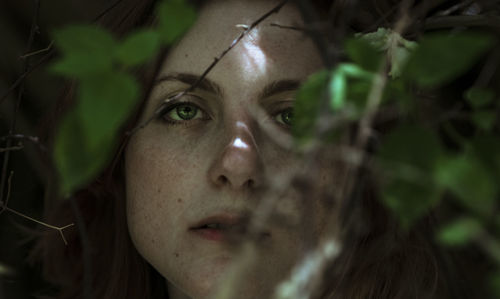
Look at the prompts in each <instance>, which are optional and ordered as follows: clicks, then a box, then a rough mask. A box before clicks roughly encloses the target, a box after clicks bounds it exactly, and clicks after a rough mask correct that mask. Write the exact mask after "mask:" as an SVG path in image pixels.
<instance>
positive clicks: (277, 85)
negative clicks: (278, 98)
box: [156, 73, 301, 99]
mask: <svg viewBox="0 0 500 299" xmlns="http://www.w3.org/2000/svg"><path fill="white" fill-rule="evenodd" d="M199 79H200V76H198V75H194V74H189V73H172V74H169V75H165V76H162V77H160V78H158V79H157V80H156V84H160V83H163V82H168V81H179V82H182V83H185V84H186V85H189V86H191V85H193V84H194V83H196V82H197V81H198V80H199ZM300 85H301V82H300V81H299V80H292V79H284V80H277V81H273V82H271V83H269V84H267V85H266V86H265V87H264V88H263V89H262V91H261V92H260V93H259V99H264V98H268V97H271V96H273V95H276V94H279V93H283V92H288V91H296V90H297V89H299V87H300ZM196 88H198V89H201V90H204V91H207V92H209V93H213V94H216V95H218V96H222V95H223V94H224V89H223V88H222V87H221V86H220V85H219V84H217V83H215V82H214V81H212V80H210V79H208V78H203V80H201V81H200V82H199V83H198V85H197V86H196Z"/></svg>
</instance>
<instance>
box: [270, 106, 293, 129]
mask: <svg viewBox="0 0 500 299" xmlns="http://www.w3.org/2000/svg"><path fill="white" fill-rule="evenodd" d="M274 119H275V120H276V121H277V122H278V123H280V124H282V125H284V126H287V127H291V126H292V125H293V108H292V107H290V108H286V109H285V110H282V111H280V112H279V113H277V114H275V115H274Z"/></svg>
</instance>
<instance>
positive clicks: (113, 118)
mask: <svg viewBox="0 0 500 299" xmlns="http://www.w3.org/2000/svg"><path fill="white" fill-rule="evenodd" d="M138 95H139V87H138V84H137V83H136V82H135V80H134V79H133V78H132V77H131V76H130V75H128V74H123V73H119V72H105V73H101V74H99V76H92V77H89V78H86V79H85V80H82V82H81V85H80V89H79V101H78V105H77V106H76V107H75V108H76V113H77V114H78V117H79V119H80V120H81V122H82V129H83V130H84V132H83V134H85V135H86V140H87V142H88V143H89V146H90V147H91V148H94V147H98V146H100V145H101V144H102V142H104V141H105V140H108V139H111V138H112V137H113V136H114V135H115V134H116V131H117V130H118V128H119V127H120V125H121V124H122V123H123V122H124V121H125V120H126V119H127V117H128V115H129V114H130V112H131V110H132V108H133V107H134V106H135V104H136V103H137V101H136V100H137V97H138Z"/></svg>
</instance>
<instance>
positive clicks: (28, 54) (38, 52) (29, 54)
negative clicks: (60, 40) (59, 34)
mask: <svg viewBox="0 0 500 299" xmlns="http://www.w3.org/2000/svg"><path fill="white" fill-rule="evenodd" d="M53 44H54V41H51V42H50V43H49V45H48V46H47V47H45V48H43V49H40V50H37V51H34V52H30V53H26V54H24V55H21V56H20V57H19V58H22V59H24V58H27V57H30V56H34V55H37V54H40V53H44V52H47V51H50V49H52V45H53Z"/></svg>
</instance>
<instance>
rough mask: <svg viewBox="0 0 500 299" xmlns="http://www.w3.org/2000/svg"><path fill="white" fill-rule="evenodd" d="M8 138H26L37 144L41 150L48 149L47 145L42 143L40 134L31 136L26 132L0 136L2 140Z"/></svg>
mask: <svg viewBox="0 0 500 299" xmlns="http://www.w3.org/2000/svg"><path fill="white" fill-rule="evenodd" d="M8 139H18V140H26V141H29V142H32V143H34V144H36V145H37V146H38V147H39V148H40V150H42V151H47V147H45V145H43V144H42V143H40V138H39V137H38V136H29V135H24V134H10V135H5V136H2V137H0V141H4V140H8Z"/></svg>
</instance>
